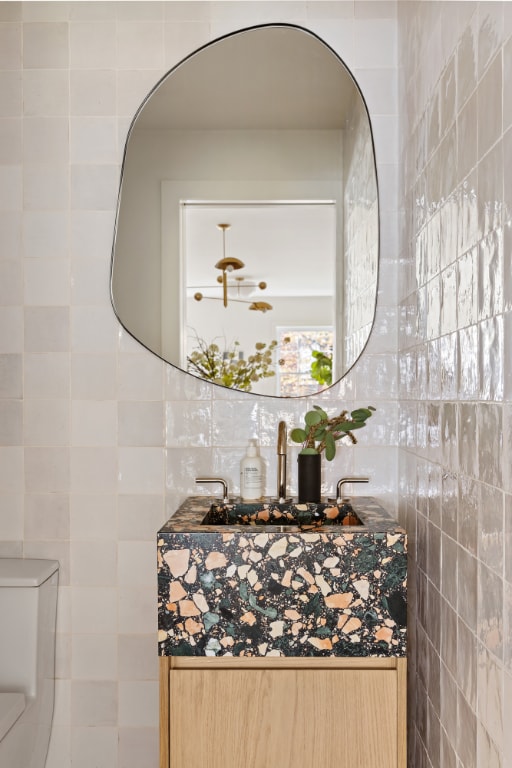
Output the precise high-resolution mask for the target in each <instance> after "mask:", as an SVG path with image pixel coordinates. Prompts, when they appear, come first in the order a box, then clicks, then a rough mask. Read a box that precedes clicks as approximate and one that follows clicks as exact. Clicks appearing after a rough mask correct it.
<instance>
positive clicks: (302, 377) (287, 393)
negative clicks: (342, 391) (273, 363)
mask: <svg viewBox="0 0 512 768" xmlns="http://www.w3.org/2000/svg"><path fill="white" fill-rule="evenodd" d="M277 331H278V333H277V342H278V343H277V359H278V366H277V376H278V391H279V394H280V395H281V397H303V396H305V395H312V394H315V393H316V392H318V389H319V386H318V385H319V384H322V385H323V386H330V385H331V384H332V370H333V340H334V332H333V328H332V327H327V326H318V327H312V326H309V327H301V328H298V327H294V328H283V327H280V328H278V329H277Z"/></svg>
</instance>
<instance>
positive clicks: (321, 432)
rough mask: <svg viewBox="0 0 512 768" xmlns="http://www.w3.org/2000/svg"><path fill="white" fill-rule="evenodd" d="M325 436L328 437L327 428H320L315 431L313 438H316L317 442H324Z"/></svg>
mask: <svg viewBox="0 0 512 768" xmlns="http://www.w3.org/2000/svg"><path fill="white" fill-rule="evenodd" d="M325 435H326V429H325V427H318V429H315V432H314V434H313V437H314V438H315V440H323V439H324V437H325Z"/></svg>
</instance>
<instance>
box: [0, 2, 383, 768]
mask: <svg viewBox="0 0 512 768" xmlns="http://www.w3.org/2000/svg"><path fill="white" fill-rule="evenodd" d="M394 13H395V4H394V3H389V2H380V3H373V2H358V1H357V0H356V2H343V1H340V2H327V3H324V2H314V3H310V2H304V1H303V0H297V2H285V3H282V2H275V3H274V2H261V1H258V2H229V3H224V2H218V3H217V2H211V3H210V2H201V3H197V2H189V3H188V2H173V3H158V2H157V3H153V2H141V3H139V2H126V3H124V2H115V3H111V2H105V3H104V2H70V3H66V2H61V3H39V2H34V3H24V2H21V3H9V2H8V3H0V67H1V71H0V81H1V83H2V94H3V96H2V100H1V104H0V110H1V113H0V133H1V141H0V238H1V246H2V247H1V249H0V554H1V555H4V556H5V555H20V554H24V555H32V556H39V557H44V556H49V557H56V558H58V559H59V560H60V563H61V581H60V585H61V586H60V589H59V612H58V645H57V674H58V681H57V699H56V709H55V716H54V730H53V736H52V742H51V746H50V753H49V758H48V763H47V768H69V766H71V765H73V768H90V766H91V765H96V766H101V767H102V768H107V767H108V768H140V767H141V766H142V765H143V766H144V767H145V768H155V767H156V765H157V746H158V739H157V687H158V684H157V657H156V569H155V532H156V530H157V529H158V527H159V526H160V525H161V523H163V521H164V520H165V519H166V518H167V517H168V516H169V515H170V514H171V513H172V512H173V511H174V509H175V508H176V506H177V504H178V503H179V502H180V501H181V500H182V499H183V498H184V497H185V496H186V495H188V494H190V493H193V492H195V491H196V486H195V484H194V477H195V476H197V475H200V474H204V473H214V474H217V473H218V474H221V475H224V476H226V477H227V479H228V480H229V481H230V484H231V487H233V488H234V489H235V490H236V483H237V479H238V466H239V460H240V457H241V455H242V453H243V450H244V447H245V444H246V442H247V437H248V436H250V435H251V434H253V433H255V434H258V435H259V437H260V441H261V444H262V445H263V454H264V457H265V459H266V460H267V462H268V489H269V490H271V489H273V488H274V487H275V444H276V427H277V422H278V421H279V420H280V419H281V418H284V419H286V421H287V422H288V424H289V426H290V427H291V426H294V425H296V424H297V422H298V421H299V417H300V416H302V414H303V413H304V411H305V410H306V408H307V405H306V403H305V402H303V401H298V402H296V401H280V400H274V399H268V398H263V397H250V396H243V395H240V394H237V393H234V392H228V391H225V390H217V389H214V388H212V387H210V386H209V385H208V384H207V383H203V382H197V381H195V380H193V379H191V378H190V377H188V376H186V375H184V374H182V373H179V372H177V371H176V370H175V369H172V368H169V367H167V366H165V365H164V364H163V363H161V362H160V361H159V360H157V359H156V358H155V357H153V356H152V355H150V354H149V353H148V352H146V351H145V350H144V349H143V348H142V347H140V345H138V344H137V343H135V342H134V341H133V340H132V339H131V338H130V337H128V336H127V334H126V333H124V332H123V331H122V330H121V329H120V328H119V325H118V323H117V321H116V319H115V316H114V313H113V311H112V308H111V306H110V297H109V268H110V250H111V243H112V233H113V226H114V212H115V205H116V195H117V186H118V182H119V171H120V163H121V157H122V150H123V145H124V140H125V136H126V132H127V129H128V125H129V123H130V120H131V117H132V115H133V114H134V112H135V110H136V108H137V106H138V105H139V103H140V102H141V100H142V98H143V97H144V95H145V93H146V92H147V91H148V90H149V88H150V87H151V86H152V85H153V84H154V82H156V80H157V79H158V78H159V77H160V76H161V75H162V74H164V72H165V71H167V69H169V68H170V67H171V66H172V65H173V64H174V63H176V62H177V61H178V60H180V59H181V58H182V57H183V56H184V55H186V54H187V53H189V52H190V50H192V49H194V48H196V47H197V46H199V45H201V44H203V43H206V42H208V41H209V40H210V39H213V38H215V37H217V36H219V35H220V34H223V33H225V32H229V31H231V30H234V29H237V28H240V27H244V26H247V25H249V24H251V23H260V22H263V21H290V22H294V23H299V24H303V25H304V26H306V27H308V28H310V29H312V30H313V31H315V32H317V33H318V34H319V35H320V36H322V37H324V39H325V40H326V42H328V43H330V44H331V45H333V46H334V47H335V48H336V50H337V51H338V52H339V53H340V54H341V56H342V58H344V59H345V61H346V62H347V64H348V66H349V67H350V68H351V69H352V70H353V72H354V74H355V76H356V78H357V79H358V81H359V83H360V85H361V88H362V90H363V93H364V94H365V96H366V99H367V102H368V106H369V110H370V115H371V117H372V121H373V127H374V131H375V139H376V144H377V160H378V173H379V182H380V193H381V201H382V233H381V234H382V251H381V254H382V256H381V280H380V286H379V302H378V310H377V318H376V327H375V330H374V332H373V335H372V338H371V340H370V344H369V346H368V349H367V352H365V354H364V356H363V358H362V359H361V360H360V361H359V363H358V364H357V366H356V367H355V368H354V370H353V371H352V372H351V374H350V375H349V376H348V377H347V378H346V379H345V380H344V382H342V383H341V384H340V385H339V386H337V387H335V388H334V389H333V390H332V391H330V392H327V393H325V394H324V395H322V396H321V398H316V399H315V400H317V401H318V400H319V399H320V400H321V402H322V403H323V405H324V406H325V407H326V408H327V410H329V411H330V412H335V411H336V412H338V411H339V410H341V408H342V407H343V406H345V405H348V406H350V405H351V404H352V403H355V404H361V405H368V404H372V405H375V406H376V407H377V409H378V410H377V414H376V415H375V416H374V417H373V419H372V420H371V423H370V424H369V426H368V427H367V429H366V430H365V431H364V434H363V433H361V437H360V444H359V445H358V446H355V447H354V448H347V449H346V450H342V451H340V455H339V456H338V457H337V458H336V460H335V462H333V465H334V466H331V465H329V466H328V467H326V468H325V481H326V483H325V484H326V487H327V486H329V488H330V489H332V487H333V483H334V482H335V481H336V480H337V479H338V477H339V476H340V475H343V474H344V473H347V472H356V473H358V474H369V475H370V476H371V477H372V483H371V485H370V486H369V489H368V490H369V492H370V493H372V494H374V495H376V496H378V497H380V498H381V499H383V500H384V501H385V503H387V504H389V505H390V506H391V507H393V505H394V502H395V493H396V463H395V456H396V451H395V450H394V449H395V446H396V441H397V401H396V400H397V367H396V332H395V331H396V274H397V273H396V254H397V202H396V201H397V186H396V178H397V142H396V137H397V103H396V87H395V86H396V46H395V42H396V20H395V19H394ZM294 455H295V452H294V451H292V449H291V448H290V460H289V467H290V474H291V479H290V487H291V489H292V490H293V488H294V487H295V485H296V481H295V471H294V468H295V462H294V460H293V457H294Z"/></svg>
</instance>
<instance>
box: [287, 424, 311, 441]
mask: <svg viewBox="0 0 512 768" xmlns="http://www.w3.org/2000/svg"><path fill="white" fill-rule="evenodd" d="M290 437H291V439H292V440H293V442H294V443H303V442H304V441H305V440H307V437H308V436H307V434H306V432H305V431H304V430H303V429H301V428H300V427H296V428H295V429H292V431H291V432H290Z"/></svg>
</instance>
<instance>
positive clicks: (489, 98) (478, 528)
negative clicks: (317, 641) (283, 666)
mask: <svg viewBox="0 0 512 768" xmlns="http://www.w3.org/2000/svg"><path fill="white" fill-rule="evenodd" d="M399 29H400V64H401V71H400V95H401V110H400V116H401V138H402V141H401V144H402V153H401V164H400V165H401V168H402V169H403V175H402V186H403V209H404V228H403V233H402V235H403V236H402V242H401V249H400V273H399V274H400V318H401V322H400V390H399V396H400V405H401V407H400V414H401V416H400V448H401V451H400V496H399V498H400V509H401V514H402V516H403V519H404V521H405V522H406V525H407V528H408V531H409V536H410V540H411V544H412V546H411V557H410V575H411V578H412V585H413V590H412V591H411V592H410V595H411V597H412V598H413V600H412V611H411V614H410V621H409V626H410V628H411V630H412V632H411V646H410V651H411V652H410V662H409V664H410V672H411V674H410V691H411V699H410V712H411V722H412V728H411V733H410V735H411V756H410V764H411V765H413V766H433V767H434V768H437V766H455V765H457V766H464V768H473V767H475V768H476V766H478V768H488V766H502V768H508V767H509V766H511V765H512V735H511V730H510V723H511V719H512V442H511V438H510V434H511V429H510V427H511V425H512V405H511V398H512V386H511V385H512V357H511V355H510V350H511V348H512V281H511V274H512V270H511V240H510V227H511V223H512V219H511V211H512V205H511V204H512V187H511V183H510V173H509V170H510V166H511V162H512V99H511V91H510V78H511V75H512V39H511V37H510V35H511V34H512V5H511V4H510V3H506V2H504V3H501V2H495V3H485V2H482V3H476V2H470V3H450V2H435V3H423V2H419V3H417V2H408V3H401V4H399Z"/></svg>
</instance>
